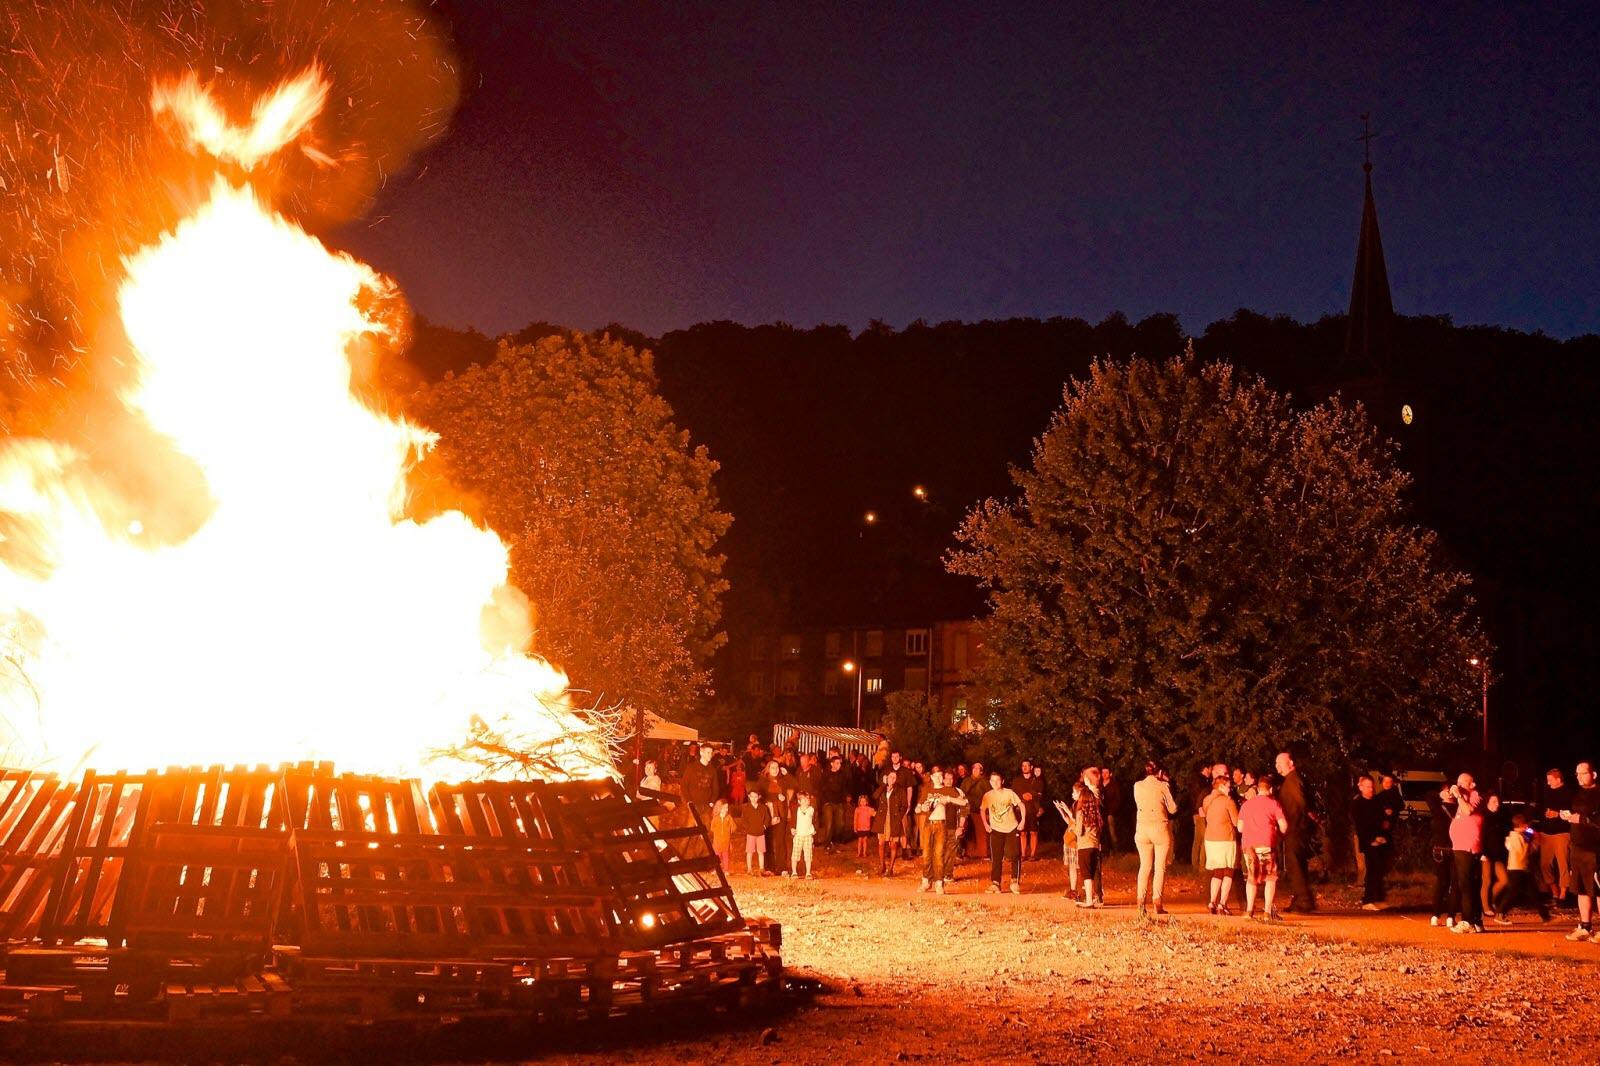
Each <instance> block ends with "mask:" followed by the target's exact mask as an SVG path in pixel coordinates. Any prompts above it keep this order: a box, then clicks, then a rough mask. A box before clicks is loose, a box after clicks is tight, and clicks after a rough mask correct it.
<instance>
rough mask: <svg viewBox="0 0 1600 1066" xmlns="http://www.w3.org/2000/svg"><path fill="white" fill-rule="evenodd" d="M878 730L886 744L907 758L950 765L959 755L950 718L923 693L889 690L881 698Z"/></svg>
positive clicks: (959, 747) (959, 751)
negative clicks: (883, 736) (881, 714)
mask: <svg viewBox="0 0 1600 1066" xmlns="http://www.w3.org/2000/svg"><path fill="white" fill-rule="evenodd" d="M883 706H884V710H883V723H882V725H881V727H880V731H881V732H882V733H883V734H884V735H885V736H887V737H888V738H889V744H890V745H891V746H892V747H893V748H894V749H895V750H896V751H898V752H900V753H901V754H903V755H904V756H905V757H906V758H908V759H914V760H920V761H922V762H925V763H927V764H929V765H930V766H931V765H932V764H934V763H941V764H943V765H945V766H949V765H951V764H952V763H953V762H954V761H956V760H958V759H960V758H961V744H960V742H959V740H958V738H957V737H956V733H955V730H954V729H952V728H951V727H950V719H949V717H948V716H946V715H945V713H944V712H943V711H941V710H940V709H939V707H938V706H937V705H936V704H931V703H929V702H928V697H927V695H926V694H925V693H923V692H920V691H915V690H905V691H901V692H891V693H889V695H887V696H885V697H884V700H883Z"/></svg>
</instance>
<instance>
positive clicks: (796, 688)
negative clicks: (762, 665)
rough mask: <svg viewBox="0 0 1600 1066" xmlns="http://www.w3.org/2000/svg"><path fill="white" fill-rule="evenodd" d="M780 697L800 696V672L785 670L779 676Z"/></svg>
mask: <svg viewBox="0 0 1600 1066" xmlns="http://www.w3.org/2000/svg"><path fill="white" fill-rule="evenodd" d="M778 695H780V696H798V695H800V671H798V670H785V671H783V672H782V673H780V674H779V675H778Z"/></svg>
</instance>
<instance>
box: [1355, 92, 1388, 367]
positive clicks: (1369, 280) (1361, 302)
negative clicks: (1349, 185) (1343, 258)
mask: <svg viewBox="0 0 1600 1066" xmlns="http://www.w3.org/2000/svg"><path fill="white" fill-rule="evenodd" d="M1368 118H1369V116H1368V115H1366V114H1363V115H1362V116H1361V129H1362V132H1361V136H1360V137H1358V138H1357V140H1359V141H1361V142H1362V146H1363V148H1364V149H1365V162H1364V163H1363V164H1362V167H1361V169H1362V170H1363V171H1365V172H1366V176H1367V194H1366V201H1365V202H1364V203H1363V204H1362V205H1361V236H1360V239H1359V240H1358V241H1357V242H1356V277H1355V282H1354V283H1353V284H1352V285H1351V288H1350V322H1349V327H1348V330H1349V331H1348V333H1347V334H1346V335H1345V355H1346V356H1348V357H1349V358H1350V361H1351V362H1352V363H1353V364H1354V365H1355V366H1356V367H1358V368H1360V371H1362V372H1366V373H1376V374H1379V375H1383V376H1387V375H1388V373H1389V327H1390V322H1391V320H1392V319H1393V318H1394V304H1393V303H1392V302H1391V301H1390V299H1389V271H1388V269H1387V268H1386V267H1385V266H1384V264H1383V241H1382V239H1381V238H1380V237H1379V236H1378V206H1377V204H1376V203H1374V202H1373V199H1372V138H1373V137H1375V136H1377V135H1376V134H1374V133H1373V132H1372V128H1371V126H1370V125H1368Z"/></svg>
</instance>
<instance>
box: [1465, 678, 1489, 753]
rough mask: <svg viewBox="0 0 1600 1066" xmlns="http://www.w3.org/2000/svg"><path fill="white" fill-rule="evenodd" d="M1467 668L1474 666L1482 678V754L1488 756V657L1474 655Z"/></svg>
mask: <svg viewBox="0 0 1600 1066" xmlns="http://www.w3.org/2000/svg"><path fill="white" fill-rule="evenodd" d="M1467 665H1468V666H1476V667H1477V668H1478V670H1479V672H1480V673H1481V674H1482V676H1483V753H1484V754H1485V755H1487V754H1489V657H1488V656H1487V655H1474V656H1473V657H1472V658H1470V659H1468V660H1467Z"/></svg>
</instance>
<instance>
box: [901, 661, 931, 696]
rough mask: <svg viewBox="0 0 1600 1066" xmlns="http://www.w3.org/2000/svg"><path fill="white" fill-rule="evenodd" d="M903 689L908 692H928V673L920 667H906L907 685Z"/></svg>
mask: <svg viewBox="0 0 1600 1066" xmlns="http://www.w3.org/2000/svg"><path fill="white" fill-rule="evenodd" d="M903 687H904V688H905V690H906V691H907V692H926V691H928V671H927V670H926V669H924V668H923V667H920V666H908V667H906V683H905V685H904V686H903Z"/></svg>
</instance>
